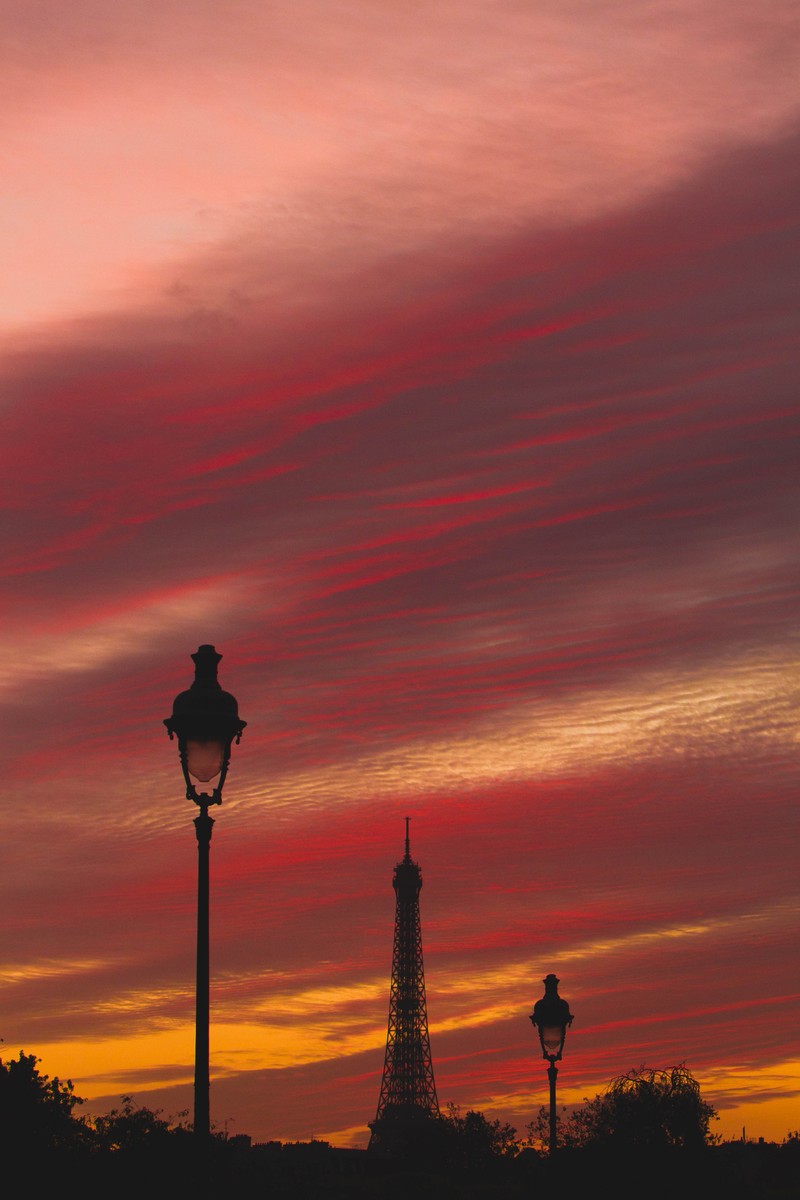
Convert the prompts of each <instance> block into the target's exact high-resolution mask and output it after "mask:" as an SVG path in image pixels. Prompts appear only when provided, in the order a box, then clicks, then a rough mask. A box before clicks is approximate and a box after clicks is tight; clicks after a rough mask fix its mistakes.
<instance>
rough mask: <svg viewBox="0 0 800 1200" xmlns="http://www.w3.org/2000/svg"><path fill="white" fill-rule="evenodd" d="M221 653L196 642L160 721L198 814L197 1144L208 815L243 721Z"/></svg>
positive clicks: (204, 1054) (204, 1084)
mask: <svg viewBox="0 0 800 1200" xmlns="http://www.w3.org/2000/svg"><path fill="white" fill-rule="evenodd" d="M221 658H222V655H221V654H217V652H216V650H215V649H214V647H213V646H200V647H199V649H198V650H197V653H196V654H193V655H192V659H193V661H194V667H195V675H194V683H193V684H192V686H191V687H190V688H189V689H188V691H185V692H181V693H180V695H178V696H176V697H175V701H174V703H173V706H172V716H171V717H167V719H166V720H165V721H164V724H165V725H166V727H167V730H168V732H169V736H170V738H173V737H177V739H178V751H179V753H180V759H181V767H182V769H183V778H184V780H185V783H186V798H187V800H193V801H194V802H195V804H196V805H197V806H198V807H199V809H200V813H199V815H198V816H197V817H195V819H194V827H195V830H196V831H197V985H196V992H195V996H196V1014H195V1049H194V1135H195V1138H196V1139H198V1141H200V1142H202V1143H206V1142H208V1139H209V1137H210V1134H211V1114H210V1109H209V1072H208V987H209V964H208V857H209V848H210V846H211V830H212V827H213V825H214V822H213V820H212V819H211V817H210V816H209V815H208V810H209V808H210V807H211V805H212V804H222V788H223V785H224V783H225V776H226V775H227V773H228V764H229V762H230V758H231V745H232V744H233V742H234V741H236V742H238V741H239V739H240V738H241V736H242V730H243V729H244V727H245V725H246V724H247V722H246V721H242V720H240V718H239V706H238V704H237V703H236V699H235V697H233V696H232V695H231V694H230V692H223V690H222V688H221V687H220V685H219V682H218V680H217V663H218V662H219V660H220V659H221ZM214 780H216V783H214V784H213V790H212V791H211V792H210V793H208V792H198V791H197V786H196V785H197V784H203V783H212V781H214Z"/></svg>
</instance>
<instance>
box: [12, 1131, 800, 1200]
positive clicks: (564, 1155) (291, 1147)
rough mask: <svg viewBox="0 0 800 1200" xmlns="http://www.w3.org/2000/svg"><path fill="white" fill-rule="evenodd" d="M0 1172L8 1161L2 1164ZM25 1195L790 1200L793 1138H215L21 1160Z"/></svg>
mask: <svg viewBox="0 0 800 1200" xmlns="http://www.w3.org/2000/svg"><path fill="white" fill-rule="evenodd" d="M5 1165H6V1167H7V1168H8V1167H9V1166H10V1163H9V1161H8V1159H7V1160H6V1164H5ZM25 1175H27V1177H28V1189H27V1193H23V1192H20V1193H18V1194H20V1195H22V1194H28V1195H43V1194H45V1191H47V1192H50V1193H51V1194H53V1195H55V1196H59V1195H60V1194H62V1193H63V1194H64V1195H67V1194H72V1193H73V1192H77V1194H78V1195H82V1196H86V1197H93V1196H112V1197H120V1196H127V1195H137V1196H142V1197H143V1198H144V1200H158V1198H159V1197H161V1196H165V1197H166V1196H170V1197H176V1196H177V1197H206V1196H208V1197H212V1196H213V1197H215V1198H216V1197H219V1198H220V1200H228V1198H231V1200H233V1198H234V1197H240V1196H241V1197H250V1196H253V1197H256V1196H257V1197H263V1198H264V1200H284V1198H286V1200H288V1198H289V1197H291V1198H292V1200H305V1198H306V1197H309V1198H314V1200H316V1198H317V1197H319V1198H320V1200H371V1198H378V1200H434V1198H435V1200H523V1198H524V1200H531V1198H540V1200H589V1198H591V1197H593V1196H597V1195H602V1196H604V1197H605V1196H606V1195H609V1196H611V1197H614V1200H800V1142H798V1141H789V1142H785V1143H782V1144H780V1145H777V1144H774V1143H761V1144H757V1143H741V1142H728V1143H724V1144H722V1145H720V1146H714V1147H709V1148H708V1149H706V1150H704V1151H702V1152H700V1153H693V1154H689V1153H684V1152H673V1153H668V1154H661V1155H655V1154H653V1153H644V1152H643V1153H640V1154H638V1155H635V1156H632V1155H630V1154H628V1155H625V1156H621V1155H616V1156H614V1157H613V1158H611V1157H610V1156H607V1155H603V1154H601V1153H590V1152H587V1151H581V1152H573V1153H568V1152H561V1153H560V1154H558V1155H556V1156H555V1157H554V1159H553V1160H552V1161H550V1160H548V1159H547V1158H543V1157H539V1156H537V1155H536V1154H535V1153H534V1152H533V1151H523V1152H522V1154H520V1155H519V1156H518V1157H516V1158H514V1159H501V1160H494V1161H492V1162H488V1163H486V1162H484V1163H473V1164H470V1165H464V1164H463V1163H462V1164H457V1165H456V1164H452V1163H444V1162H439V1163H433V1162H430V1163H427V1164H420V1163H416V1164H412V1163H411V1162H408V1161H405V1162H402V1161H394V1162H392V1161H382V1160H380V1159H376V1157H375V1156H374V1155H371V1154H369V1153H367V1152H366V1151H363V1150H338V1149H335V1148H333V1147H331V1146H328V1145H327V1144H326V1143H324V1142H311V1143H300V1144H296V1145H295V1144H286V1145H282V1144H281V1143H277V1142H275V1143H268V1144H267V1145H254V1146H248V1145H247V1144H246V1142H243V1141H242V1140H241V1139H236V1138H232V1139H231V1140H230V1141H227V1142H225V1141H219V1142H215V1143H214V1144H213V1145H212V1147H211V1148H210V1152H209V1154H208V1156H207V1157H206V1159H205V1160H204V1161H202V1162H198V1159H197V1155H196V1153H195V1148H194V1146H193V1145H192V1144H191V1142H190V1141H187V1142H186V1143H184V1144H182V1145H180V1146H171V1147H170V1149H169V1151H168V1152H164V1151H163V1150H159V1151H157V1152H152V1153H149V1152H147V1151H141V1150H139V1151H137V1152H136V1153H129V1152H125V1151H121V1152H118V1153H113V1154H105V1155H102V1156H98V1155H92V1154H86V1155H76V1154H74V1153H72V1154H65V1155H64V1156H62V1157H58V1156H56V1157H54V1158H52V1157H51V1158H48V1159H42V1160H40V1161H39V1162H31V1161H29V1162H28V1163H27V1168H26V1170H25Z"/></svg>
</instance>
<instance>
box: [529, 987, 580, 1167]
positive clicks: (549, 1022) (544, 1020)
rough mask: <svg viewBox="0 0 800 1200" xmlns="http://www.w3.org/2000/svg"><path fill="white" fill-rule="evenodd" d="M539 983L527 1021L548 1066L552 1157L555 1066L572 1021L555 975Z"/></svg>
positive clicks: (550, 1148)
mask: <svg viewBox="0 0 800 1200" xmlns="http://www.w3.org/2000/svg"><path fill="white" fill-rule="evenodd" d="M543 982H544V995H543V996H542V998H541V1000H537V1001H536V1003H535V1004H534V1006H533V1012H532V1013H531V1018H530V1019H531V1021H532V1022H533V1024H534V1026H535V1027H536V1030H537V1032H538V1034H539V1043H540V1045H541V1047H542V1056H543V1058H545V1059H546V1060H547V1063H548V1067H547V1078H548V1081H549V1083H550V1145H549V1150H550V1154H551V1155H553V1154H555V1152H556V1144H557V1140H558V1129H557V1118H556V1079H557V1077H558V1067H557V1066H556V1063H557V1062H558V1061H559V1059H560V1058H561V1055H562V1054H563V1052H564V1041H565V1039H566V1036H567V1028H568V1027H569V1026H570V1025H571V1024H572V1022H573V1020H574V1019H575V1018H574V1017H573V1015H572V1013H571V1012H570V1011H569V1005H568V1004H567V1002H566V1000H562V998H561V997H560V996H559V994H558V985H559V982H560V980H559V979H557V978H556V976H555V975H552V974H550V975H548V976H546V978H545V979H544V980H543Z"/></svg>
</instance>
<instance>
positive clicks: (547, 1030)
mask: <svg viewBox="0 0 800 1200" xmlns="http://www.w3.org/2000/svg"><path fill="white" fill-rule="evenodd" d="M563 1041H564V1029H563V1026H561V1025H544V1026H543V1027H542V1045H543V1046H544V1048H545V1051H546V1052H547V1053H548V1054H558V1052H559V1050H560V1049H561V1043H562V1042H563Z"/></svg>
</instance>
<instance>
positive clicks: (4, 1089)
mask: <svg viewBox="0 0 800 1200" xmlns="http://www.w3.org/2000/svg"><path fill="white" fill-rule="evenodd" d="M40 1061H41V1060H40V1059H38V1058H37V1057H36V1055H35V1054H25V1053H23V1051H22V1050H20V1052H19V1057H18V1058H12V1059H11V1060H10V1061H9V1062H4V1061H3V1060H2V1059H0V1138H2V1142H3V1143H4V1144H5V1146H6V1147H7V1148H9V1149H13V1150H14V1151H15V1152H16V1153H19V1152H20V1151H25V1152H28V1153H31V1152H33V1153H36V1152H41V1151H50V1150H62V1149H72V1148H74V1147H76V1146H77V1145H83V1144H85V1142H86V1140H87V1139H88V1136H89V1130H88V1127H87V1125H86V1122H85V1121H83V1120H82V1119H79V1118H77V1117H75V1116H73V1109H74V1108H75V1107H76V1105H79V1104H83V1099H82V1098H81V1097H80V1096H76V1095H75V1092H74V1091H73V1087H72V1080H71V1079H67V1080H66V1081H62V1080H60V1079H59V1078H58V1076H55V1077H54V1078H53V1079H51V1078H50V1077H49V1076H48V1075H43V1074H42V1073H41V1071H39V1066H38V1064H39V1062H40Z"/></svg>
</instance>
